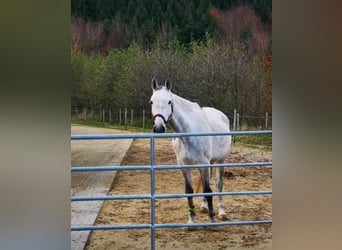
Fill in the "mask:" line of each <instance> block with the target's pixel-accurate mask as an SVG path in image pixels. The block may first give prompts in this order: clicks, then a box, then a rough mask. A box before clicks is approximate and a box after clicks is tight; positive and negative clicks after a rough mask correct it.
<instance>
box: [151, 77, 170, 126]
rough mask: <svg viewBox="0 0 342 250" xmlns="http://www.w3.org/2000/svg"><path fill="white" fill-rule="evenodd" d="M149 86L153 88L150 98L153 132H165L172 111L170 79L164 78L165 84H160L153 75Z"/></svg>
mask: <svg viewBox="0 0 342 250" xmlns="http://www.w3.org/2000/svg"><path fill="white" fill-rule="evenodd" d="M151 87H152V90H153V94H152V96H151V100H150V104H151V109H152V120H153V132H154V133H165V131H166V124H167V123H168V122H169V121H170V120H171V118H172V113H173V103H172V95H171V81H170V79H166V81H165V85H164V86H160V85H159V84H158V81H157V79H156V78H155V77H153V79H152V84H151Z"/></svg>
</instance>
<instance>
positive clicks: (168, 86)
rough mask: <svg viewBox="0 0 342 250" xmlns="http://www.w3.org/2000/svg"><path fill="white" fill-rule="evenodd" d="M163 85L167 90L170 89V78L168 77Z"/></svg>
mask: <svg viewBox="0 0 342 250" xmlns="http://www.w3.org/2000/svg"><path fill="white" fill-rule="evenodd" d="M165 87H166V89H167V90H171V87H172V83H171V80H170V79H169V78H167V79H166V81H165Z"/></svg>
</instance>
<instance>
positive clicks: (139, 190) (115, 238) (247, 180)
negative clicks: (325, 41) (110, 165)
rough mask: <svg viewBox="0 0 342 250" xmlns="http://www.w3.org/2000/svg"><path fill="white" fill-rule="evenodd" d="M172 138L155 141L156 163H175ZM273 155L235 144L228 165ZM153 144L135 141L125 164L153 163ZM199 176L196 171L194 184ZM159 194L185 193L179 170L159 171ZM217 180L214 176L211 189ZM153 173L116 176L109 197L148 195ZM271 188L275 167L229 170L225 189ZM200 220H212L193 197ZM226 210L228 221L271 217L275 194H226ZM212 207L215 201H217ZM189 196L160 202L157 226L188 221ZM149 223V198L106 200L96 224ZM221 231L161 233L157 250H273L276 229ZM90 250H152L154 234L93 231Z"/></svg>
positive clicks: (173, 231)
mask: <svg viewBox="0 0 342 250" xmlns="http://www.w3.org/2000/svg"><path fill="white" fill-rule="evenodd" d="M170 140H171V139H157V140H156V159H155V162H156V164H176V158H175V155H174V153H173V150H172V148H171V142H170ZM271 160H272V152H266V151H263V150H259V149H255V148H250V147H245V146H241V145H237V144H234V145H233V148H232V152H231V154H230V155H229V156H228V157H227V162H255V161H271ZM149 161H150V157H149V140H144V139H136V140H135V141H134V142H133V144H132V146H131V147H130V149H129V150H128V152H127V154H126V156H125V158H124V159H123V161H122V165H149ZM198 175H199V172H198V170H194V171H193V186H194V187H195V183H196V182H197V178H198ZM155 179H156V193H160V194H161V193H164V194H165V193H169V194H171V193H184V180H183V176H182V174H181V172H180V170H158V171H156V178H155ZM214 183H215V178H214V177H212V179H211V184H212V189H213V190H214V191H215V190H216V188H215V187H214ZM149 189H150V174H149V171H121V172H118V173H117V175H116V177H115V180H114V183H113V185H112V189H111V191H110V192H109V194H110V195H120V194H121V195H128V194H148V193H149ZM271 189H272V168H262V167H257V168H229V169H225V180H224V190H223V191H248V190H251V191H257V190H271ZM194 201H195V205H196V209H197V218H196V219H197V222H203V223H204V222H208V221H209V220H208V215H207V214H201V213H199V211H198V208H199V206H200V202H201V198H200V197H197V198H195V199H194ZM224 201H225V206H226V211H227V213H228V217H229V220H230V221H241V220H269V219H272V196H271V195H265V196H260V195H259V196H225V197H224ZM214 208H215V211H217V210H218V207H217V197H214ZM187 211H188V206H187V200H186V198H182V199H170V200H165V199H162V200H157V202H156V222H157V223H186V222H187V216H188V212H187ZM139 223H144V224H149V223H150V201H149V200H124V201H106V202H105V203H104V206H103V207H102V210H101V212H100V214H99V216H98V218H97V220H96V225H111V224H112V225H113V224H139ZM218 229H219V230H218V231H212V230H210V229H208V228H198V229H196V230H194V231H187V230H186V229H185V228H176V229H158V230H157V232H156V249H271V248H272V226H271V225H255V226H225V227H219V228H218ZM86 249H88V250H89V249H150V230H143V229H137V230H115V231H110V230H106V231H94V232H92V233H91V235H90V238H89V240H88V244H87V246H86Z"/></svg>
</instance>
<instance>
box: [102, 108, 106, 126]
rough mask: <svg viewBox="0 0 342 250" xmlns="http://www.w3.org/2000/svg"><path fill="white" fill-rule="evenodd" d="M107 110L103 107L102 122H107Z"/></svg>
mask: <svg viewBox="0 0 342 250" xmlns="http://www.w3.org/2000/svg"><path fill="white" fill-rule="evenodd" d="M105 120H106V119H105V110H104V108H103V109H102V122H103V123H104V122H105Z"/></svg>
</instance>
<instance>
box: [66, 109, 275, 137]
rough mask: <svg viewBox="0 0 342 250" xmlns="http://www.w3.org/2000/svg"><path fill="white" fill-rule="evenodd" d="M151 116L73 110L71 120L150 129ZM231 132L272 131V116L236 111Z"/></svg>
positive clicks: (146, 113)
mask: <svg viewBox="0 0 342 250" xmlns="http://www.w3.org/2000/svg"><path fill="white" fill-rule="evenodd" d="M151 117H152V115H151V112H150V110H148V111H146V110H145V109H141V110H137V109H130V108H122V109H117V110H114V109H104V108H103V109H87V108H83V109H73V110H71V118H72V119H78V120H85V121H86V120H94V121H99V122H103V123H109V124H113V125H118V126H125V127H126V128H128V127H138V128H143V129H145V128H150V127H152V119H151ZM228 117H229V119H230V122H231V130H232V131H246V130H263V129H272V116H270V115H269V113H268V112H266V113H265V115H263V116H257V115H240V114H239V113H238V112H237V110H236V109H234V114H233V115H232V116H229V115H228Z"/></svg>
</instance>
